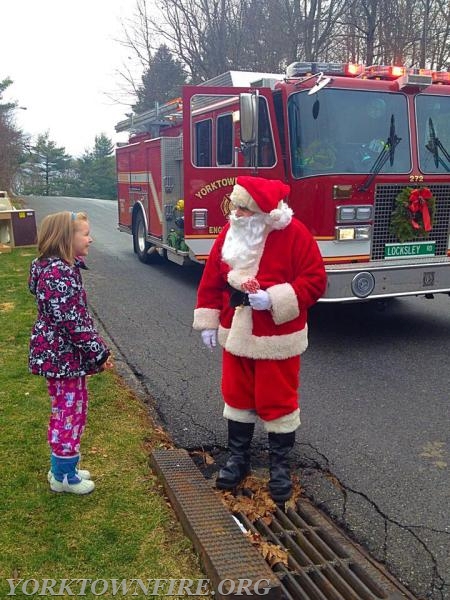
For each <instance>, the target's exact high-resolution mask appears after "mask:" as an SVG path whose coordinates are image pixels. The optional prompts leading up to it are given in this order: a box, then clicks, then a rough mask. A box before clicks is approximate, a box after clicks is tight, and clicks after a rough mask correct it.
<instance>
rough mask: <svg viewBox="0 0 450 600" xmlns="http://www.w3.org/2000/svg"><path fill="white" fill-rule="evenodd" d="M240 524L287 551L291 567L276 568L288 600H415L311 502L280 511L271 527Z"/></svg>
mask: <svg viewBox="0 0 450 600" xmlns="http://www.w3.org/2000/svg"><path fill="white" fill-rule="evenodd" d="M237 518H238V519H239V520H240V522H241V523H242V525H243V526H244V527H245V529H247V530H249V531H251V532H252V533H259V535H260V536H261V537H263V538H264V539H265V540H266V541H269V542H272V543H274V544H277V545H279V546H281V547H282V548H284V549H285V550H287V552H288V565H287V566H284V565H282V564H281V563H278V564H277V565H275V567H274V572H275V573H276V574H277V576H278V577H279V579H280V581H281V584H282V598H284V599H286V600H291V599H292V600H312V599H313V600H400V599H402V600H413V598H414V597H413V596H412V595H411V594H410V593H409V592H408V591H407V590H406V589H405V588H404V587H403V586H402V585H401V584H400V583H398V582H396V581H395V580H394V578H393V577H392V576H391V575H390V574H389V573H387V572H386V570H385V569H383V568H382V567H381V565H378V564H377V563H375V561H373V560H372V559H371V558H370V557H368V556H366V555H365V553H364V552H363V551H362V549H359V548H358V547H357V546H355V545H354V544H353V543H352V542H351V541H350V540H349V539H348V538H347V537H346V536H345V535H344V534H343V533H341V532H340V531H339V530H338V529H337V528H336V526H335V525H334V524H333V523H332V521H330V520H329V519H328V518H327V517H325V516H324V515H323V514H322V513H321V512H319V511H318V510H317V509H316V508H315V507H314V506H313V505H312V504H311V503H310V502H308V501H307V500H304V499H301V500H299V501H298V502H297V507H296V510H294V509H292V508H288V509H287V511H286V512H285V513H284V512H283V511H281V510H280V509H277V510H276V512H275V513H274V517H273V520H272V521H271V523H270V525H266V524H265V523H264V522H263V521H262V520H258V521H256V522H255V523H254V524H252V523H251V522H250V521H249V520H248V519H247V518H246V517H245V516H244V515H241V514H238V515H237Z"/></svg>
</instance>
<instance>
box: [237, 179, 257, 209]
mask: <svg viewBox="0 0 450 600" xmlns="http://www.w3.org/2000/svg"><path fill="white" fill-rule="evenodd" d="M230 200H231V202H232V203H233V204H234V206H243V207H244V208H248V210H251V211H253V212H258V213H260V212H262V211H261V209H260V208H259V206H258V205H257V204H256V202H255V201H254V200H253V198H252V197H251V196H250V194H249V193H248V191H247V190H246V189H245V187H243V186H242V185H239V184H238V183H236V185H235V186H234V187H233V191H232V192H231V194H230Z"/></svg>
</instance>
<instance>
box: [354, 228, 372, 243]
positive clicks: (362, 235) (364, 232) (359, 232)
mask: <svg viewBox="0 0 450 600" xmlns="http://www.w3.org/2000/svg"><path fill="white" fill-rule="evenodd" d="M370 229H371V228H370V226H369V225H366V226H364V227H355V240H370Z"/></svg>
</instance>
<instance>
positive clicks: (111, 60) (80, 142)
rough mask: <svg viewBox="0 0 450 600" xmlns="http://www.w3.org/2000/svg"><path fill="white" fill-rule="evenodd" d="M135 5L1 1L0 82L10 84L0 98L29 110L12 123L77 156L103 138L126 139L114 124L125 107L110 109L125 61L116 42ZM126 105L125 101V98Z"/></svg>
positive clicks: (128, 0)
mask: <svg viewBox="0 0 450 600" xmlns="http://www.w3.org/2000/svg"><path fill="white" fill-rule="evenodd" d="M135 6H136V2H135V0H0V22H1V33H0V48H1V50H0V53H1V54H0V56H1V59H0V80H3V79H5V78H6V77H10V78H11V79H12V80H13V82H14V83H13V84H12V85H11V86H10V87H9V88H8V90H7V92H6V93H5V95H4V98H3V101H5V100H7V101H10V100H14V101H17V102H18V103H19V105H20V106H23V107H26V110H18V111H17V113H16V117H17V118H16V121H17V124H18V125H19V126H20V127H21V128H22V129H23V130H24V131H25V132H26V133H29V134H31V135H32V136H34V139H35V137H36V136H37V134H39V133H45V132H46V131H47V130H48V131H49V134H50V139H51V140H53V141H55V142H56V143H57V145H58V146H64V147H65V149H66V152H67V153H68V154H70V155H72V156H81V155H82V154H83V152H84V151H85V150H86V149H91V148H92V147H93V146H94V141H95V136H96V135H99V134H101V133H104V134H106V135H107V137H109V138H110V139H112V141H113V142H117V141H124V140H125V139H126V134H123V133H122V134H119V135H118V134H116V133H115V131H114V126H115V125H116V123H117V122H118V121H121V120H122V119H124V118H126V117H125V113H127V112H129V110H130V109H129V107H127V106H124V105H119V104H115V103H114V102H113V101H112V100H111V99H110V98H109V97H108V96H110V95H113V96H116V97H118V96H119V89H120V86H121V82H122V85H123V81H122V80H121V79H120V76H119V75H118V74H117V73H116V70H117V69H121V67H122V65H123V64H124V63H126V62H127V61H129V59H128V57H129V55H130V51H129V50H127V49H126V48H124V47H123V46H121V45H120V44H119V42H118V41H116V40H117V39H123V34H122V31H123V26H122V25H121V22H123V21H125V20H126V19H127V18H131V17H132V15H133V13H134V9H135ZM128 101H130V99H128Z"/></svg>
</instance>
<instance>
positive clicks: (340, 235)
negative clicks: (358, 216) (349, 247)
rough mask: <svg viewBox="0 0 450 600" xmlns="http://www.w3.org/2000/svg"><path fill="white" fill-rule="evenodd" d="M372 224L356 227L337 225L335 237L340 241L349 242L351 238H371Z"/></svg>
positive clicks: (360, 239)
mask: <svg viewBox="0 0 450 600" xmlns="http://www.w3.org/2000/svg"><path fill="white" fill-rule="evenodd" d="M370 234H371V227H370V225H355V226H354V227H336V228H335V237H336V240H337V241H338V242H348V241H350V240H359V241H363V240H370Z"/></svg>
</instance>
